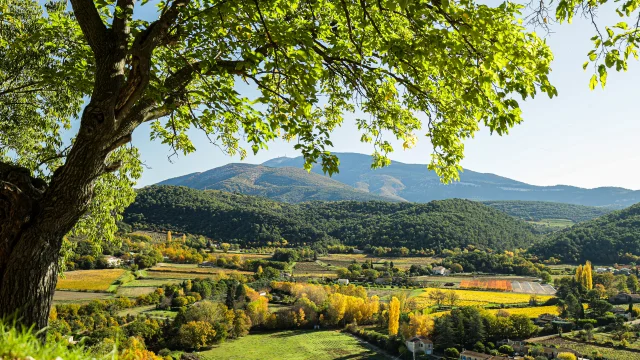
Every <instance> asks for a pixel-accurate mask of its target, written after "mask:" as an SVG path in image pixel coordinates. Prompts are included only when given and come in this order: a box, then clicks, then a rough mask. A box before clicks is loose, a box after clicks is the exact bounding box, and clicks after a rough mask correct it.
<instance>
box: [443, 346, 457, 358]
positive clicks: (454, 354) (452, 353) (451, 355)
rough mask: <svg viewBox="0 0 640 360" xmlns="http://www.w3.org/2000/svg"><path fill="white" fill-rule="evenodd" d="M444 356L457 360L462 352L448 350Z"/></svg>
mask: <svg viewBox="0 0 640 360" xmlns="http://www.w3.org/2000/svg"><path fill="white" fill-rule="evenodd" d="M444 356H446V357H447V358H449V359H457V358H459V357H460V352H459V351H458V349H456V348H447V349H445V350H444Z"/></svg>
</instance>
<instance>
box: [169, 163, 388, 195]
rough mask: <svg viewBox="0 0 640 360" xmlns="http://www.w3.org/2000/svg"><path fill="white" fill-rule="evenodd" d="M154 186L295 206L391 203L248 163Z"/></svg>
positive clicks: (300, 172) (310, 176) (314, 177)
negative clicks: (252, 197)
mask: <svg viewBox="0 0 640 360" xmlns="http://www.w3.org/2000/svg"><path fill="white" fill-rule="evenodd" d="M158 185H178V186H187V187H190V188H194V189H210V190H224V191H228V192H238V193H242V194H247V195H258V196H264V197H268V198H271V199H275V200H278V201H284V202H290V203H297V202H302V201H310V200H325V201H337V200H358V201H366V200H393V199H391V198H385V197H384V196H379V195H376V194H372V193H368V192H365V191H361V190H357V189H354V188H353V187H351V186H349V185H346V184H343V183H341V182H339V181H336V180H335V179H331V178H329V177H326V176H321V175H318V174H315V173H307V172H306V171H305V170H304V169H302V168H288V167H285V168H272V167H266V166H261V165H252V164H228V165H225V166H221V167H218V168H215V169H211V170H208V171H205V172H201V173H193V174H188V175H184V176H180V177H176V178H173V179H168V180H165V181H162V182H160V183H159V184H158Z"/></svg>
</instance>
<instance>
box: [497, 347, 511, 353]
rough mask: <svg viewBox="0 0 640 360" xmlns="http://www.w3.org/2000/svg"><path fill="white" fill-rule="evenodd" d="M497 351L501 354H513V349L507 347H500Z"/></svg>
mask: <svg viewBox="0 0 640 360" xmlns="http://www.w3.org/2000/svg"><path fill="white" fill-rule="evenodd" d="M498 351H499V352H500V353H502V354H507V355H511V354H513V348H512V347H511V346H509V345H502V346H500V347H499V348H498Z"/></svg>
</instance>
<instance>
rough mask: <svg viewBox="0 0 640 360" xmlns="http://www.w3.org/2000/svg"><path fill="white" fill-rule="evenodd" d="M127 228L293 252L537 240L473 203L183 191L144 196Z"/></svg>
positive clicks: (158, 190)
mask: <svg viewBox="0 0 640 360" xmlns="http://www.w3.org/2000/svg"><path fill="white" fill-rule="evenodd" d="M124 221H125V222H126V223H128V224H131V225H132V226H133V227H134V228H136V229H146V230H157V231H165V230H173V231H178V232H188V233H195V234H202V235H207V236H209V237H211V238H213V239H217V240H222V241H231V242H240V243H243V244H246V245H252V246H260V245H266V244H267V243H268V242H274V241H280V240H282V239H286V240H287V241H288V242H289V243H292V244H296V245H302V244H307V245H310V244H312V243H315V242H319V241H324V242H332V243H337V242H338V241H339V242H342V243H344V244H346V245H357V246H360V247H362V248H364V247H365V246H367V245H371V246H383V247H402V246H405V247H408V248H413V249H421V248H435V249H445V248H448V249H452V248H455V247H464V246H466V245H468V244H473V245H475V246H476V247H478V248H489V249H493V250H497V251H502V250H505V249H510V250H513V249H514V248H518V247H527V246H529V245H530V244H532V243H535V242H536V241H537V240H538V235H536V234H534V233H533V228H532V227H531V226H530V225H529V224H527V223H525V222H524V221H521V220H518V219H514V218H512V217H510V216H509V215H507V214H505V213H502V212H500V211H498V210H495V209H493V208H491V207H489V206H485V205H483V204H481V203H478V202H474V201H468V200H460V199H450V200H442V201H432V202H430V203H427V204H413V203H400V202H388V201H367V202H356V201H339V202H307V203H301V204H290V203H283V202H277V201H273V200H270V199H267V198H264V197H257V196H249V195H241V194H233V193H228V192H222V191H216V190H207V191H202V190H195V189H191V188H187V187H183V186H149V187H145V188H143V189H140V190H139V191H138V195H137V197H136V201H135V202H134V203H133V204H132V205H131V206H129V208H128V209H127V210H126V211H125V214H124Z"/></svg>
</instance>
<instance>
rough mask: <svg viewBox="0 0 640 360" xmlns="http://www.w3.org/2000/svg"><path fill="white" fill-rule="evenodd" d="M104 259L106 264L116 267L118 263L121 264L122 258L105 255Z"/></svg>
mask: <svg viewBox="0 0 640 360" xmlns="http://www.w3.org/2000/svg"><path fill="white" fill-rule="evenodd" d="M104 260H105V261H106V262H107V264H108V265H109V267H113V268H114V267H118V266H120V265H122V259H120V258H117V257H115V256H105V257H104Z"/></svg>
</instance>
